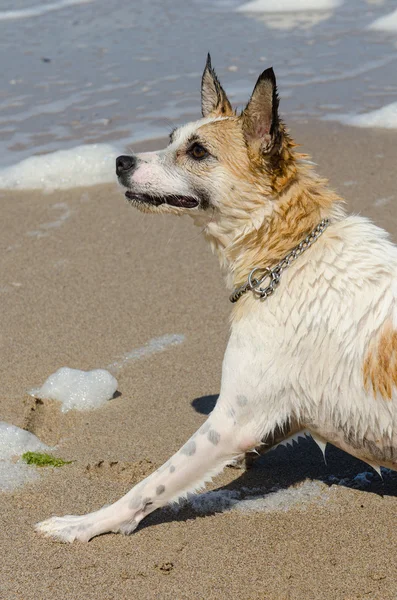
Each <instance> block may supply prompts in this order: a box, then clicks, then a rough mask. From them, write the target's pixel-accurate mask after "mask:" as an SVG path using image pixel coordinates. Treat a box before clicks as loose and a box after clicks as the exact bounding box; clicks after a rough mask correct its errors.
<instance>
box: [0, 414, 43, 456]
mask: <svg viewBox="0 0 397 600" xmlns="http://www.w3.org/2000/svg"><path fill="white" fill-rule="evenodd" d="M47 449H48V446H46V445H45V444H43V442H41V441H40V440H39V438H38V437H36V436H35V435H34V434H33V433H30V431H25V430H24V429H20V428H19V427H16V426H15V425H10V423H5V422H4V421H0V460H6V459H9V458H13V457H14V456H21V454H23V453H24V452H28V451H29V450H30V451H31V452H37V451H38V450H47Z"/></svg>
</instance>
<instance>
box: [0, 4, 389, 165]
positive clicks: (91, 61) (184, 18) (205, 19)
mask: <svg viewBox="0 0 397 600" xmlns="http://www.w3.org/2000/svg"><path fill="white" fill-rule="evenodd" d="M303 2H304V0H302V2H300V3H299V6H300V7H302V4H303ZM274 4H275V3H274V2H272V3H271V2H270V0H262V5H263V6H265V8H268V7H269V6H271V5H273V6H274ZM283 4H284V5H285V1H284V2H281V5H283ZM287 4H288V3H287ZM311 4H313V2H311ZM321 4H322V3H321V2H320V3H319V5H321ZM326 4H328V5H332V4H334V3H333V2H327V3H326ZM336 4H337V3H336ZM242 5H243V2H241V1H240V0H216V1H214V0H173V1H172V2H171V1H169V0H168V1H164V0H151V1H150V2H149V1H141V2H137V1H135V0H118V2H117V3H116V2H110V1H109V0H91V1H90V0H85V1H83V0H45V1H40V0H14V1H13V2H11V0H3V2H1V3H0V48H1V52H0V67H1V72H2V82H3V86H2V89H1V91H0V166H4V165H11V164H13V163H15V162H16V161H19V160H21V159H23V158H26V157H28V156H30V155H32V154H35V153H42V152H48V151H54V150H60V149H67V148H70V147H74V146H77V145H78V144H83V143H84V144H87V143H91V144H92V143H95V142H98V141H100V142H103V141H107V142H108V141H111V142H114V141H117V143H118V144H120V146H121V147H123V146H124V144H125V143H126V142H127V141H131V142H133V141H134V140H141V139H148V138H150V137H157V136H159V135H164V134H166V133H167V132H168V131H169V130H170V129H171V128H172V126H173V124H175V123H180V122H183V121H185V120H186V119H189V118H192V117H197V116H199V108H200V107H199V86H200V77H201V73H202V70H203V67H204V63H205V57H206V53H207V51H208V50H210V51H211V53H212V58H213V64H214V65H215V67H216V69H217V71H218V74H219V76H220V78H221V80H222V82H223V83H224V86H225V87H226V89H227V90H228V93H229V95H230V98H231V100H232V102H233V103H234V104H237V105H241V104H242V103H243V102H245V101H246V100H247V98H248V95H249V93H250V91H251V90H252V87H253V85H254V83H255V79H256V77H257V75H258V74H259V73H260V71H261V70H263V69H264V68H266V67H268V66H269V65H273V66H274V68H275V70H276V74H277V77H278V81H279V86H280V91H281V98H282V111H283V112H284V113H286V114H287V115H290V116H291V117H294V118H298V119H307V118H316V117H319V118H322V117H324V116H328V117H329V116H330V115H331V116H334V117H335V118H338V115H339V114H342V115H344V118H345V117H346V114H348V115H350V114H357V113H362V112H365V111H373V110H375V109H379V108H381V107H383V106H385V105H388V104H391V103H392V102H395V101H396V100H397V80H396V75H395V73H396V58H397V54H396V43H397V31H395V30H392V31H389V32H384V31H376V30H370V29H368V27H369V26H370V25H371V24H372V23H373V22H374V21H375V20H376V19H378V18H380V17H382V16H384V15H389V14H390V13H392V11H393V10H395V9H396V8H397V3H396V2H392V1H382V0H367V1H364V0H349V1H347V0H345V2H343V3H342V4H341V5H340V6H336V7H335V8H330V9H329V10H328V9H327V10H317V11H304V10H303V11H302V10H300V11H299V12H296V13H289V12H283V13H279V14H276V13H273V14H272V13H263V12H260V11H259V12H254V13H253V12H241V6H242Z"/></svg>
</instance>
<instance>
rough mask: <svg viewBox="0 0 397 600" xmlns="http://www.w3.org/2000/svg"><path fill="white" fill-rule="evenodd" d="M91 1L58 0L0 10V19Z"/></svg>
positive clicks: (11, 18)
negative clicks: (21, 7) (17, 8)
mask: <svg viewBox="0 0 397 600" xmlns="http://www.w3.org/2000/svg"><path fill="white" fill-rule="evenodd" d="M93 1H94V0H59V1H58V2H51V3H50V4H41V5H38V6H31V7H30V8H25V9H22V10H3V11H0V21H13V20H15V19H29V18H31V17H40V16H41V15H44V14H45V13H48V12H52V11H54V10H61V9H62V8H65V7H67V6H74V5H75V4H88V3H89V2H93Z"/></svg>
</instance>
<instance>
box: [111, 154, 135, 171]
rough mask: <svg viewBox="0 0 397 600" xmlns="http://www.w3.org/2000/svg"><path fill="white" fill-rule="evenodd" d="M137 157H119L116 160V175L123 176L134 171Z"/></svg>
mask: <svg viewBox="0 0 397 600" xmlns="http://www.w3.org/2000/svg"><path fill="white" fill-rule="evenodd" d="M136 162H137V161H136V158H135V156H118V157H117V158H116V173H117V175H121V174H122V173H124V172H125V171H129V170H130V169H133V168H134V167H135V165H136Z"/></svg>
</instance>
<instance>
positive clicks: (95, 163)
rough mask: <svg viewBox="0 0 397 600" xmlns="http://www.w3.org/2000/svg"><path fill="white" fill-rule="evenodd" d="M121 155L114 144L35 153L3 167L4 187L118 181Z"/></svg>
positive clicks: (0, 178)
mask: <svg viewBox="0 0 397 600" xmlns="http://www.w3.org/2000/svg"><path fill="white" fill-rule="evenodd" d="M118 154H119V152H118V151H117V149H116V148H115V147H114V146H112V145H110V144H87V145H85V146H76V147H75V148H71V149H70V150H59V151H58V152H52V153H51V154H42V155H39V156H31V157H29V158H26V159H25V160H22V161H21V162H19V163H17V164H16V165H12V166H10V167H5V168H3V169H0V188H1V189H17V190H26V189H44V190H48V191H51V190H59V189H68V188H74V187H79V186H91V185H96V184H100V183H111V182H115V181H116V175H115V159H116V156H117V155H118Z"/></svg>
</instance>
